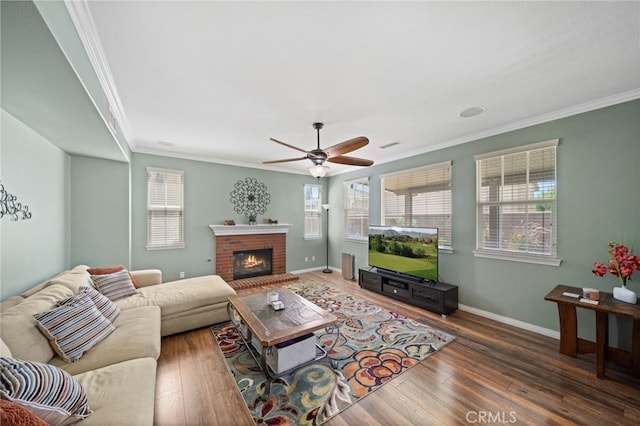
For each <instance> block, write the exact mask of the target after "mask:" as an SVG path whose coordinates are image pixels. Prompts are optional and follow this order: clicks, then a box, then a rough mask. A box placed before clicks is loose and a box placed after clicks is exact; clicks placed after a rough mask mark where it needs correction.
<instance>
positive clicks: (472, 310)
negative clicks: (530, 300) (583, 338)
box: [458, 304, 560, 340]
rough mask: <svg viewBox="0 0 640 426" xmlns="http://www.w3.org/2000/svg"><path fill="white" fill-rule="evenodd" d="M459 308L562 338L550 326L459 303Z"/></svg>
mask: <svg viewBox="0 0 640 426" xmlns="http://www.w3.org/2000/svg"><path fill="white" fill-rule="evenodd" d="M458 309H460V310H461V311H465V312H469V313H471V314H474V315H478V316H481V317H484V318H489V319H492V320H494V321H498V322H501V323H503V324H507V325H512V326H514V327H517V328H522V329H523V330H527V331H531V332H534V333H537V334H542V335H543V336H547V337H551V338H553V339H557V340H560V332H559V331H556V330H551V329H549V328H544V327H540V326H538V325H534V324H529V323H528V322H524V321H520V320H517V319H514V318H509V317H505V316H502V315H498V314H494V313H493V312H489V311H483V310H482V309H478V308H474V307H472V306H467V305H462V304H458Z"/></svg>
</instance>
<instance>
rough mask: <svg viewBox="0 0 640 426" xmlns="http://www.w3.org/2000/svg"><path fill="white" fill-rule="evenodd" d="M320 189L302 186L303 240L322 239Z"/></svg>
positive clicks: (316, 186) (313, 186)
mask: <svg viewBox="0 0 640 426" xmlns="http://www.w3.org/2000/svg"><path fill="white" fill-rule="evenodd" d="M321 204H322V187H321V186H320V185H311V184H305V185H304V238H307V239H313V238H320V237H322V227H321V222H320V210H321V209H322V205H321Z"/></svg>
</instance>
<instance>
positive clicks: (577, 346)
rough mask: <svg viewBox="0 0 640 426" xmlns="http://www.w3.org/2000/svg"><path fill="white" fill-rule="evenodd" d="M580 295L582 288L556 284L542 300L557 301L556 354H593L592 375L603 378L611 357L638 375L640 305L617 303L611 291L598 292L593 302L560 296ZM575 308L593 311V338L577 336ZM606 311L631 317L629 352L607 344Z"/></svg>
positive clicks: (607, 324) (607, 314)
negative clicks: (595, 300)
mask: <svg viewBox="0 0 640 426" xmlns="http://www.w3.org/2000/svg"><path fill="white" fill-rule="evenodd" d="M564 292H568V293H577V294H579V295H582V289H581V288H578V287H570V286H566V285H558V286H556V287H555V288H554V289H553V290H551V291H550V292H549V294H547V295H546V296H545V298H544V300H549V301H551V302H555V303H557V304H558V316H559V317H560V353H562V354H564V355H569V356H572V357H574V358H575V357H577V356H578V354H582V353H594V352H595V354H596V376H597V377H598V378H599V379H602V378H604V367H605V361H606V360H607V359H611V360H613V361H616V362H617V363H619V364H621V365H624V366H625V367H627V368H630V369H631V370H632V372H633V374H634V375H635V376H640V305H632V304H630V303H625V302H620V301H618V300H616V299H614V298H613V295H612V294H611V293H606V292H602V291H601V292H600V299H599V300H598V304H597V305H592V304H589V303H585V302H581V301H580V299H579V298H573V297H570V296H563V295H562V293H564ZM576 307H578V308H583V309H589V310H592V311H595V314H596V341H595V343H594V342H592V341H590V340H585V339H581V338H579V337H578V320H577V316H576ZM609 314H613V315H618V316H622V317H627V318H631V319H632V320H633V332H632V337H631V352H626V351H623V350H621V349H618V348H612V347H609Z"/></svg>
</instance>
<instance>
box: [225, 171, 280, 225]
mask: <svg viewBox="0 0 640 426" xmlns="http://www.w3.org/2000/svg"><path fill="white" fill-rule="evenodd" d="M233 186H234V190H233V191H231V203H233V204H234V207H233V209H234V210H235V211H236V213H238V214H242V215H244V216H245V217H246V218H247V219H251V218H253V220H255V218H256V216H257V215H258V214H264V213H265V212H266V211H267V205H268V204H269V203H270V202H271V195H269V193H268V192H267V186H266V185H265V184H264V183H261V182H258V180H257V179H254V178H245V179H244V180H239V181H237V182H236V183H235V184H234V185H233Z"/></svg>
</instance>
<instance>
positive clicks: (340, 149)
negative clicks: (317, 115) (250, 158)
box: [263, 123, 373, 179]
mask: <svg viewBox="0 0 640 426" xmlns="http://www.w3.org/2000/svg"><path fill="white" fill-rule="evenodd" d="M322 127H324V124H322V123H313V128H314V129H316V132H317V133H318V145H317V147H316V148H315V149H312V150H311V151H307V150H306V149H302V148H298V147H297V146H293V145H289V144H288V143H284V142H282V141H279V140H277V139H274V138H271V140H272V141H274V142H276V143H279V144H280V145H284V146H286V147H289V148H292V149H295V150H296V151H300V152H304V153H305V154H306V155H305V156H304V157H296V158H285V159H283V160H272V161H263V164H273V163H286V162H289V161H299V160H306V159H309V160H311V162H312V163H313V166H311V167H309V168H308V169H307V170H309V173H311V175H312V176H314V177H317V178H318V179H319V178H321V177H322V176H324V175H325V174H326V173H327V171H328V170H329V166H325V165H324V162H325V161H328V162H330V163H338V164H346V165H349V166H370V165H372V164H373V161H371V160H365V159H363V158H356V157H347V156H346V155H343V154H346V153H348V152H351V151H355V150H356V149H359V148H362V147H363V146H365V145H367V144H368V143H369V139H367V138H366V137H364V136H358V137H357V138H353V139H349V140H346V141H344V142H340V143H339V144H336V145H333V146H330V147H329V148H325V149H321V148H320V129H322Z"/></svg>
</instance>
